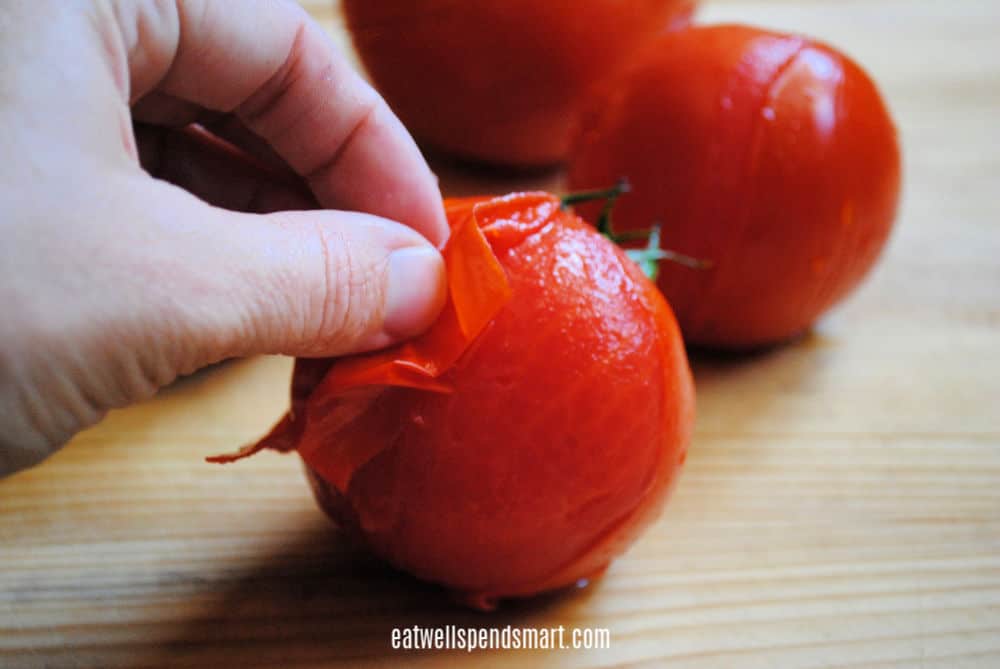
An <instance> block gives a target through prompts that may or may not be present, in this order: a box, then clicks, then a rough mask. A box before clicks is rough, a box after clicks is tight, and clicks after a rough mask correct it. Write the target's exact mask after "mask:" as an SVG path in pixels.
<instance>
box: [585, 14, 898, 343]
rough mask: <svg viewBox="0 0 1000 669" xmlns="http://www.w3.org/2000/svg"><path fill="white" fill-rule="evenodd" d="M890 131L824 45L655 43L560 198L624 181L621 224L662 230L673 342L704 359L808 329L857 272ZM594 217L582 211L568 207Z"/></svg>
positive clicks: (841, 60) (710, 39) (888, 207)
mask: <svg viewBox="0 0 1000 669" xmlns="http://www.w3.org/2000/svg"><path fill="white" fill-rule="evenodd" d="M900 169H901V168H900V153H899V146H898V141H897V137H896V131H895V128H894V126H893V123H892V119H891V117H890V115H889V112H888V110H887V108H886V106H885V103H884V102H883V100H882V98H881V95H880V94H879V92H878V90H877V88H876V87H875V85H874V84H873V83H872V81H871V79H870V78H869V77H868V75H867V74H866V73H865V72H864V71H863V70H862V69H861V68H860V67H859V66H858V65H857V64H856V63H854V62H853V61H852V60H850V59H849V58H847V57H846V56H844V55H843V54H841V53H839V52H838V51H836V50H835V49H833V48H832V47H829V46H826V45H823V44H820V43H817V42H813V41H811V40H808V39H805V38H802V37H798V36H794V35H783V34H779V33H771V32H767V31H762V30H758V29H755V28H748V27H743V26H712V27H705V28H692V29H687V30H683V31H679V32H677V33H674V34H671V35H669V36H665V37H663V38H662V39H661V41H660V42H658V43H657V44H655V45H654V46H653V47H651V48H650V50H649V51H647V52H646V53H645V54H644V56H643V57H642V58H641V59H640V60H639V62H637V63H636V64H634V65H633V67H632V69H630V71H629V73H628V74H626V75H625V76H623V77H622V78H621V79H620V80H618V81H617V82H616V84H615V86H614V89H613V90H609V91H607V92H605V94H604V95H603V96H601V97H600V99H595V101H594V104H593V107H592V110H591V111H590V112H589V113H588V114H587V115H586V118H585V120H584V122H583V124H582V130H581V132H580V134H579V135H578V136H577V139H576V144H575V148H574V151H573V158H572V160H571V164H570V166H569V185H570V188H571V189H586V188H590V187H597V186H603V185H605V184H607V183H612V182H614V181H615V180H616V179H618V178H620V177H623V176H624V177H627V178H628V179H629V181H630V182H631V184H632V192H631V193H630V194H629V195H628V196H626V197H623V198H622V199H621V200H620V202H619V203H618V205H617V207H616V210H615V224H616V226H617V227H618V228H619V229H623V230H628V229H640V228H646V227H649V225H651V224H652V223H656V222H660V223H661V224H662V230H663V242H662V243H663V246H664V247H665V248H670V249H673V250H676V251H678V252H680V253H683V254H686V255H690V256H694V257H697V258H701V259H706V260H709V261H711V262H712V263H713V267H712V268H711V269H709V270H706V271H699V272H692V271H691V270H689V269H687V268H683V267H678V266H673V265H671V264H670V263H661V273H660V277H659V286H660V288H661V290H662V291H663V292H664V294H665V295H666V296H667V299H668V300H669V302H670V304H671V306H672V307H673V308H674V311H675V313H676V314H677V317H678V320H679V321H680V324H681V328H682V330H683V332H684V335H685V338H686V339H687V340H688V341H689V342H691V343H694V344H697V345H702V346H709V347H714V348H728V349H748V348H756V347H760V346H766V345H769V344H774V343H777V342H780V341H782V340H785V339H789V338H791V337H794V336H796V335H798V334H800V333H801V332H803V331H804V330H806V329H807V328H808V327H809V326H810V325H811V324H812V323H814V322H815V321H816V319H818V318H819V317H820V316H821V315H822V314H823V313H824V312H826V311H827V310H828V309H829V308H831V307H832V306H833V305H835V304H836V303H837V302H839V301H840V300H842V299H843V298H844V297H846V296H847V295H848V294H850V293H851V292H852V291H853V290H854V289H855V288H856V287H857V286H858V284H859V283H860V282H861V280H862V279H863V278H864V277H865V276H866V274H867V273H868V272H869V271H870V270H871V268H872V266H873V265H874V264H875V262H876V260H877V259H878V256H879V254H880V252H881V250H882V248H883V247H884V245H885V243H886V240H887V238H888V236H889V233H890V230H891V228H892V224H893V221H894V219H895V215H896V209H897V205H898V201H899V192H900ZM581 212H583V213H584V215H585V217H593V216H595V215H596V211H595V210H594V209H593V208H589V209H588V208H581Z"/></svg>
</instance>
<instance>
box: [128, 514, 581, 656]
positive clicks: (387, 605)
mask: <svg viewBox="0 0 1000 669" xmlns="http://www.w3.org/2000/svg"><path fill="white" fill-rule="evenodd" d="M197 588H198V592H196V593H195V594H194V597H196V598H198V599H202V598H206V599H208V600H209V604H208V605H207V606H206V607H205V609H204V610H203V611H202V612H201V613H200V614H199V615H197V616H194V617H192V618H190V619H189V620H186V621H184V622H182V623H181V624H179V625H178V626H176V627H174V628H173V629H170V630H168V633H167V635H166V638H165V639H164V640H163V642H161V643H160V644H159V645H158V646H157V647H156V648H155V649H154V651H153V652H152V654H151V656H146V657H142V658H141V661H140V662H139V663H138V664H136V665H135V666H143V667H146V666H164V667H166V666H170V667H177V666H183V667H229V666H232V667H247V666H275V667H277V666H298V665H300V664H308V665H309V666H313V665H314V664H321V665H322V666H353V665H354V664H356V663H358V662H362V661H367V662H371V663H374V664H377V665H379V666H382V665H383V664H388V665H390V666H391V664H392V662H393V660H394V659H395V660H397V661H399V660H402V659H403V658H405V657H407V656H409V655H414V654H419V655H421V656H426V655H431V654H435V653H436V651H430V650H420V651H407V650H401V649H400V650H397V649H393V648H392V646H391V640H392V633H393V629H397V628H398V629H402V628H407V627H410V628H412V627H413V626H414V625H419V626H421V627H423V628H429V627H434V628H440V627H445V626H449V625H454V626H456V628H459V627H461V628H493V627H496V628H502V627H504V626H505V625H513V626H537V627H542V626H550V625H551V620H549V621H548V622H542V620H543V619H546V620H548V619H549V618H551V617H552V616H553V614H554V612H559V611H560V610H561V609H562V608H563V607H571V606H573V605H575V604H578V603H580V602H581V601H583V600H585V599H586V598H587V597H589V592H590V589H589V588H588V589H568V590H565V591H562V592H558V593H554V594H550V595H544V596H541V597H536V598H533V599H526V600H512V601H509V602H507V601H505V602H502V603H501V606H500V608H499V609H498V610H497V611H494V612H489V613H482V612H477V611H472V610H469V609H466V608H463V607H461V606H459V605H458V604H456V603H454V602H453V600H452V599H451V598H450V596H449V594H448V593H447V592H446V591H445V590H444V589H443V588H440V587H437V586H434V585H431V584H427V583H423V582H420V581H418V580H416V579H415V578H412V577H410V576H408V575H406V574H403V573H401V572H398V571H395V570H393V569H391V568H390V567H388V566H386V565H385V564H384V563H382V562H380V561H378V560H377V559H375V558H373V557H372V556H370V555H369V554H367V553H366V552H365V551H364V550H363V549H361V548H359V547H355V546H352V545H351V544H350V543H349V542H348V541H347V540H346V538H344V537H343V536H342V535H341V534H340V533H339V532H338V531H337V530H336V529H335V528H333V527H332V526H331V525H330V524H329V523H327V522H326V521H325V519H323V518H319V519H317V522H316V523H315V524H314V525H311V526H309V527H304V528H303V529H302V532H301V534H300V535H299V536H298V537H297V539H296V540H295V541H294V542H292V543H290V544H289V545H287V546H285V547H284V548H283V550H281V551H280V552H277V553H274V554H272V555H262V556H261V557H260V559H259V560H257V561H255V563H254V564H253V566H251V567H249V568H247V569H246V570H245V571H242V572H241V573H239V574H232V575H230V576H229V577H227V576H226V575H224V574H223V575H218V576H216V577H212V576H209V577H206V578H205V580H204V581H202V582H200V583H199V584H198V586H197ZM556 615H558V614H557V613H556ZM441 653H442V654H455V655H456V657H457V656H459V655H461V656H466V655H467V651H441Z"/></svg>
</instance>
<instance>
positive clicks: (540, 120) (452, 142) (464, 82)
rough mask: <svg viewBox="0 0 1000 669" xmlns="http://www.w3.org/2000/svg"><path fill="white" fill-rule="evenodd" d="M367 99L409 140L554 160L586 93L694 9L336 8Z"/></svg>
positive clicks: (536, 0) (677, 2) (654, 1)
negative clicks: (369, 83)
mask: <svg viewBox="0 0 1000 669" xmlns="http://www.w3.org/2000/svg"><path fill="white" fill-rule="evenodd" d="M343 7H344V11H345V14H346V18H347V25H348V27H349V28H350V30H351V34H352V36H353V39H354V44H355V46H356V48H357V51H358V53H359V54H360V56H361V60H362V62H363V63H364V65H365V67H366V69H367V70H368V73H369V74H370V76H371V78H372V80H373V81H374V83H375V85H376V87H377V88H378V89H379V91H380V92H381V93H382V95H383V96H385V98H386V99H387V100H388V102H389V104H390V105H391V106H392V108H393V110H394V111H395V112H396V113H397V114H398V115H399V117H400V118H401V119H402V120H403V122H404V123H405V124H406V125H407V127H409V129H410V131H411V132H412V133H414V135H416V137H417V138H418V139H420V140H422V141H423V142H425V143H426V144H428V145H430V146H432V147H434V148H436V149H438V150H443V151H446V152H448V153H452V154H456V155H459V156H463V157H466V158H472V159H478V160H485V161H489V162H495V163H506V164H512V165H545V164H553V163H556V162H559V161H561V160H563V159H564V158H565V156H566V151H567V148H568V146H569V141H570V136H571V126H572V123H573V120H574V118H575V115H576V112H577V110H578V107H579V103H580V101H581V100H582V99H583V96H584V93H585V92H586V91H587V90H588V88H589V87H590V86H591V85H592V84H594V83H595V82H597V81H599V80H600V79H601V78H603V77H606V76H607V75H609V74H610V73H612V72H614V71H616V70H618V69H619V68H620V67H621V66H623V65H625V64H626V63H627V61H628V59H629V58H630V57H631V56H632V55H633V53H635V51H636V50H637V49H638V48H640V47H642V46H643V45H645V44H648V43H649V42H651V41H652V40H653V39H655V38H656V37H657V36H658V35H659V34H661V33H662V32H663V31H664V30H665V29H666V28H667V27H668V26H670V25H672V24H680V23H686V22H687V20H688V18H689V17H690V14H691V12H692V10H693V7H694V0H627V1H626V0H588V1H587V2H571V1H570V0H462V1H461V2H459V1H457V0H344V3H343Z"/></svg>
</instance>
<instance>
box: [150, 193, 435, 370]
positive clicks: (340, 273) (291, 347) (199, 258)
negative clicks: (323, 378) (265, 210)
mask: <svg viewBox="0 0 1000 669" xmlns="http://www.w3.org/2000/svg"><path fill="white" fill-rule="evenodd" d="M157 187H158V188H163V189H169V190H170V191H171V192H170V193H169V197H170V198H171V199H173V200H174V202H173V203H172V204H171V205H168V206H167V207H166V210H167V211H172V212H174V213H173V214H172V215H171V216H170V218H171V219H172V221H171V223H170V224H169V227H170V235H169V238H170V243H169V244H168V245H166V246H167V247H172V248H170V249H169V250H167V249H161V250H160V252H159V253H161V254H169V255H170V256H171V257H170V258H161V260H163V261H164V265H163V266H164V267H168V268H171V270H170V275H171V276H172V277H173V278H172V279H171V282H170V290H169V292H170V295H161V297H162V298H164V299H165V300H167V301H168V302H169V304H170V308H169V309H168V312H171V311H172V312H174V313H175V320H174V326H173V327H169V328H167V329H166V333H167V334H166V336H169V337H174V338H175V339H177V340H176V341H173V342H171V344H172V346H171V347H170V348H171V349H172V350H174V351H178V352H179V353H180V359H178V360H176V368H177V371H178V372H180V373H186V372H188V371H191V370H193V369H196V368H198V367H201V366H204V365H206V364H210V363H212V362H215V361H217V360H221V359H224V358H227V357H234V356H244V355H251V354H256V353H281V354H286V355H295V356H306V357H326V356H339V355H344V354H349V353H355V352H360V351H366V350H371V349H375V348H382V347H385V346H388V345H390V344H393V343H395V342H397V341H399V340H402V339H406V338H410V337H413V336H415V335H417V334H419V333H421V332H423V331H424V330H425V329H426V328H427V327H429V326H430V324H431V323H432V322H433V320H434V319H435V318H436V316H437V314H438V313H439V312H440V310H441V308H442V306H443V305H444V301H445V292H446V282H445V272H444V263H443V261H442V258H441V255H440V254H439V253H438V251H437V250H436V249H435V248H434V247H433V246H431V244H430V243H429V242H428V241H427V240H426V239H425V238H424V237H422V236H421V235H420V234H419V233H417V232H415V231H414V230H412V229H410V228H408V227H406V226H403V225H401V224H399V223H396V222H393V221H390V220H387V219H384V218H380V217H377V216H372V215H368V214H361V213H354V212H346V211H333V210H321V211H299V212H280V213H274V214H267V215H257V214H244V213H236V212H232V211H227V210H223V209H218V208H215V207H212V206H209V205H207V204H205V203H203V202H201V201H200V200H197V199H195V198H194V197H192V196H190V195H189V194H187V193H186V192H184V191H181V190H180V189H176V188H174V187H172V186H169V185H166V184H158V185H157ZM178 212H185V213H182V214H180V215H177V213H178ZM178 221H179V222H178ZM154 262H155V260H154Z"/></svg>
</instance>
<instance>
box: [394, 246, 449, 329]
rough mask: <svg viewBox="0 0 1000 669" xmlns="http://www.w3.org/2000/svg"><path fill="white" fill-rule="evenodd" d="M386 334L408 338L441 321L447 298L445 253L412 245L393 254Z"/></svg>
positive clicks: (427, 247)
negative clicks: (440, 316)
mask: <svg viewBox="0 0 1000 669" xmlns="http://www.w3.org/2000/svg"><path fill="white" fill-rule="evenodd" d="M388 274H389V276H388V286H387V289H386V298H385V299H386V301H385V320H384V321H383V323H382V329H383V330H384V332H385V333H386V334H387V335H389V336H390V337H391V338H393V339H407V338H409V337H413V336H415V335H418V334H420V333H421V332H423V331H424V330H426V329H427V328H428V327H429V326H430V325H431V323H433V322H434V319H435V318H437V315H438V313H439V312H440V311H441V307H443V306H444V298H445V271H444V261H443V260H442V259H441V254H440V253H438V252H437V251H436V250H435V249H433V248H431V247H429V246H409V247H406V248H402V249H398V250H396V251H393V252H392V253H391V254H389V270H388Z"/></svg>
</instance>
